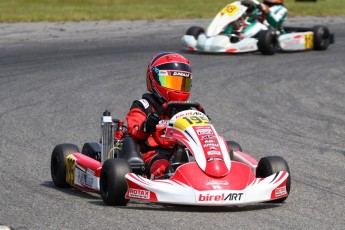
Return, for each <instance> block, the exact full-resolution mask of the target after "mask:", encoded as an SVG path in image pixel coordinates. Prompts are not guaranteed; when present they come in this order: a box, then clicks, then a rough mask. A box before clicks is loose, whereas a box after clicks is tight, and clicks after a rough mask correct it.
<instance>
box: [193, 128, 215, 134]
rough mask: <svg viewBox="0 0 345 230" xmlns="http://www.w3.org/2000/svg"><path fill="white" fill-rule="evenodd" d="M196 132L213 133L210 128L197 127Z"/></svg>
mask: <svg viewBox="0 0 345 230" xmlns="http://www.w3.org/2000/svg"><path fill="white" fill-rule="evenodd" d="M196 132H197V134H198V135H205V134H213V132H212V130H211V129H197V130H196Z"/></svg>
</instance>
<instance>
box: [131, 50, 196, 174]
mask: <svg viewBox="0 0 345 230" xmlns="http://www.w3.org/2000/svg"><path fill="white" fill-rule="evenodd" d="M146 84H147V90H148V91H149V92H150V93H145V94H143V96H142V99H140V100H136V101H134V102H133V104H132V107H131V109H130V111H129V112H128V114H127V116H126V119H127V126H128V132H129V134H131V136H132V138H133V139H134V141H135V142H136V143H137V144H138V145H139V149H140V152H141V153H142V157H143V160H144V163H145V166H146V174H147V175H148V176H152V175H153V176H154V177H158V176H162V175H164V173H165V172H166V170H167V168H168V166H169V165H170V164H169V159H170V156H171V152H172V147H173V146H172V147H171V148H170V149H162V148H157V147H158V144H157V143H156V142H155V141H154V139H153V137H152V135H151V134H152V133H153V132H156V125H157V124H158V123H159V121H160V120H167V119H170V117H169V115H167V114H162V115H161V116H160V117H158V116H157V114H156V113H154V112H155V111H156V110H157V108H159V107H160V106H161V105H162V104H163V103H165V102H169V101H180V102H184V101H187V100H188V98H189V95H190V89H191V86H192V70H191V66H190V62H189V60H188V59H187V58H185V57H183V56H182V55H180V54H177V53H171V52H165V53H159V54H156V55H154V56H153V57H152V59H151V61H150V62H149V65H148V67H147V75H146ZM171 117H172V115H171Z"/></svg>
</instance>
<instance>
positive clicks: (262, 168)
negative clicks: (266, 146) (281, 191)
mask: <svg viewBox="0 0 345 230" xmlns="http://www.w3.org/2000/svg"><path fill="white" fill-rule="evenodd" d="M279 171H286V172H288V173H289V177H288V179H287V181H286V191H287V192H288V194H290V186H291V174H290V169H289V166H288V164H287V162H286V161H285V160H284V158H282V157H280V156H268V157H263V158H261V159H260V161H259V164H258V167H257V168H256V177H258V178H264V177H268V176H270V175H272V174H274V173H277V172H279ZM286 198H287V197H283V198H280V199H277V200H273V201H271V202H272V203H282V202H283V201H285V200H286Z"/></svg>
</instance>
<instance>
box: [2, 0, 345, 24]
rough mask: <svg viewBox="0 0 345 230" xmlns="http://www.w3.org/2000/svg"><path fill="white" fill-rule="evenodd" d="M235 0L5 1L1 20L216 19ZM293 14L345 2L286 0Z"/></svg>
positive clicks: (344, 11) (329, 12) (337, 9)
mask: <svg viewBox="0 0 345 230" xmlns="http://www.w3.org/2000/svg"><path fill="white" fill-rule="evenodd" d="M229 2H231V1H223V0H221V1H220V0H218V1H210V0H1V1H0V22H40V21H60V22H61V21H94V20H140V19H182V18H212V17H214V16H215V14H216V13H217V12H218V11H219V10H220V9H221V8H222V7H224V6H225V5H226V4H228V3H229ZM285 3H286V6H287V8H288V9H289V16H339V15H344V16H345V7H344V5H345V2H343V1H341V0H317V1H316V2H296V1H295V0H285Z"/></svg>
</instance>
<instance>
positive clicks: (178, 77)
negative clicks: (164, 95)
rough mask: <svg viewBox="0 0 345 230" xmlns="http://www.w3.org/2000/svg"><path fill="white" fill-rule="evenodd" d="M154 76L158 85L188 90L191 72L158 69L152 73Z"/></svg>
mask: <svg viewBox="0 0 345 230" xmlns="http://www.w3.org/2000/svg"><path fill="white" fill-rule="evenodd" d="M154 77H155V79H156V81H157V83H158V84H159V85H160V86H163V87H165V88H168V89H173V90H178V91H183V92H189V91H190V88H191V83H192V78H191V73H186V72H177V71H166V70H160V71H159V72H158V73H157V72H156V73H154Z"/></svg>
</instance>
